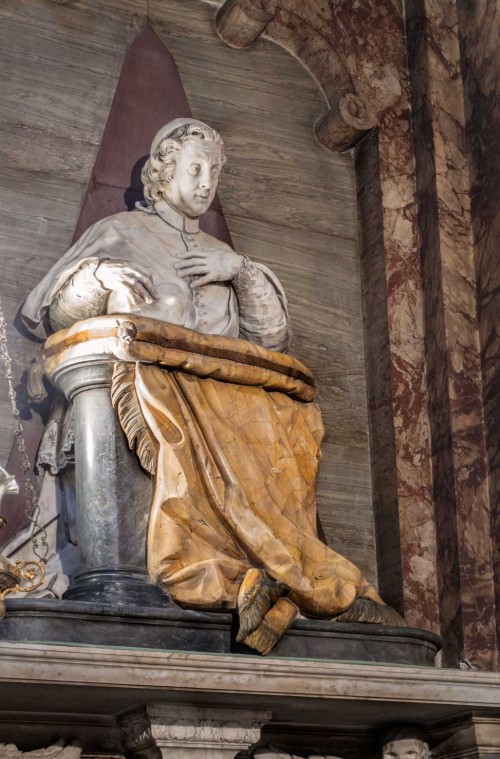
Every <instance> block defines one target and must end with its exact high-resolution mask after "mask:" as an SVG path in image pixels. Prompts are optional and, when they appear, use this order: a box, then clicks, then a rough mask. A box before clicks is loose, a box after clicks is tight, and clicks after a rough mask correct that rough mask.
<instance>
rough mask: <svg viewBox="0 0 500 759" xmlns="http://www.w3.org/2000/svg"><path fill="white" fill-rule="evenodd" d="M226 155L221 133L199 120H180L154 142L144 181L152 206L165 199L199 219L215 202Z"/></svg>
mask: <svg viewBox="0 0 500 759" xmlns="http://www.w3.org/2000/svg"><path fill="white" fill-rule="evenodd" d="M225 162H226V156H225V154H224V144H223V142H222V139H221V137H220V134H219V133H218V132H216V131H215V129H212V127H209V126H208V125H207V124H204V123H203V122H202V121H196V120H195V119H176V120H175V121H171V122H170V123H169V124H167V125H166V126H164V127H163V128H162V129H160V131H159V132H158V134H157V135H156V137H155V138H154V140H153V144H152V145H151V153H150V156H149V159H148V161H147V162H146V164H145V166H144V168H143V170H142V174H141V178H142V182H143V184H144V197H145V198H146V201H147V202H148V203H149V204H155V203H157V202H159V201H161V200H165V201H166V202H167V203H168V204H169V205H170V206H172V207H173V208H175V209H176V210H177V211H179V212H180V213H182V214H183V215H184V216H188V217H190V218H193V219H195V218H197V217H198V216H201V214H203V213H205V211H206V210H207V209H208V207H209V206H210V204H211V202H212V200H213V199H214V196H215V193H216V190H217V184H218V181H219V175H220V172H221V170H222V167H223V165H224V163H225Z"/></svg>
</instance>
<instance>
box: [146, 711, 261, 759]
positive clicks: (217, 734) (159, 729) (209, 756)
mask: <svg viewBox="0 0 500 759" xmlns="http://www.w3.org/2000/svg"><path fill="white" fill-rule="evenodd" d="M147 715H148V718H149V722H150V724H151V737H152V739H153V740H154V743H155V745H156V746H157V747H158V748H159V749H160V750H161V753H162V756H163V757H165V759H168V758H169V757H173V756H175V757H176V759H188V758H189V759H215V758H216V757H221V759H222V757H224V758H225V759H233V757H235V756H236V754H238V753H239V752H240V751H246V750H247V749H248V748H250V747H251V746H253V745H254V744H255V743H257V741H258V740H259V739H260V731H261V727H262V725H263V724H264V723H265V722H268V721H269V720H270V718H271V715H270V713H269V712H264V711H258V712H256V711H247V710H242V709H218V708H210V707H196V706H169V705H165V704H152V705H150V706H148V707H147Z"/></svg>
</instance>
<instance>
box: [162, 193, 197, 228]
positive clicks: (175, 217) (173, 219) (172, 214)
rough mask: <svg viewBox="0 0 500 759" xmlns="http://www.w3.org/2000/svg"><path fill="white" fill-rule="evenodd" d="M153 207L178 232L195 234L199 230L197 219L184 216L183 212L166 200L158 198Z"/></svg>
mask: <svg viewBox="0 0 500 759" xmlns="http://www.w3.org/2000/svg"><path fill="white" fill-rule="evenodd" d="M154 209H155V211H156V213H157V214H158V216H159V217H160V218H161V219H163V221H166V222H167V224H170V226H171V227H175V229H178V230H179V232H187V233H188V234H196V232H199V231H200V225H199V221H198V219H190V218H188V217H187V216H184V214H183V213H180V211H177V210H176V209H175V208H173V207H172V206H171V205H170V204H169V203H167V201H166V200H158V201H157V202H156V203H155V204H154Z"/></svg>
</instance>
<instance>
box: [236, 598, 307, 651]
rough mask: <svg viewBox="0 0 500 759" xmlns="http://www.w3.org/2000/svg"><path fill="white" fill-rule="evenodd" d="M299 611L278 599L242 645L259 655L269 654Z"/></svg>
mask: <svg viewBox="0 0 500 759" xmlns="http://www.w3.org/2000/svg"><path fill="white" fill-rule="evenodd" d="M298 613H299V610H298V609H297V607H296V606H295V604H294V603H292V602H291V601H289V600H288V598H279V599H278V600H277V601H276V603H275V604H274V606H273V607H272V609H270V610H269V611H268V612H267V614H266V616H265V617H264V619H263V620H262V622H261V623H260V625H259V626H258V628H257V629H256V630H254V631H253V632H252V633H250V635H248V636H247V637H246V638H245V639H244V641H243V643H245V645H247V646H250V648H253V649H255V650H256V651H258V652H259V653H260V654H263V655H264V656H266V655H267V654H269V653H270V652H271V651H272V649H273V648H274V646H275V645H276V643H277V642H278V641H279V640H280V638H281V637H282V636H283V635H284V634H285V633H286V631H287V630H288V628H289V627H290V625H291V624H292V622H293V621H294V620H295V618H296V617H297V614H298Z"/></svg>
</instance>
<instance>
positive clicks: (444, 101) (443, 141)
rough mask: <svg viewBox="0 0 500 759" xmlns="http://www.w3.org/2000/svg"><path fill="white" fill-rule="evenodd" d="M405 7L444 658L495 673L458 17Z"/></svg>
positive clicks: (430, 4)
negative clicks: (464, 659) (445, 645)
mask: <svg viewBox="0 0 500 759" xmlns="http://www.w3.org/2000/svg"><path fill="white" fill-rule="evenodd" d="M407 7H408V10H409V13H408V31H409V34H408V39H409V41H410V49H409V53H410V68H411V71H412V84H413V88H412V92H413V98H414V103H415V109H414V112H415V122H414V126H415V134H416V140H415V150H416V177H417V183H418V187H419V191H420V196H419V201H420V209H419V221H420V225H421V234H422V261H423V273H424V282H425V290H426V334H427V340H428V342H427V357H428V377H429V382H428V386H429V389H428V392H429V402H430V410H431V423H432V433H433V467H434V494H435V503H436V527H437V534H438V549H439V561H438V567H439V576H440V591H441V592H440V597H441V604H440V613H441V625H442V629H443V632H444V634H445V635H446V639H447V641H448V646H447V647H446V649H445V659H446V655H448V656H449V657H450V658H449V662H450V663H451V662H452V661H453V658H454V657H456V655H457V651H458V655H459V657H460V658H468V659H471V660H472V661H473V662H475V663H476V664H477V665H479V666H481V667H485V668H488V667H492V666H494V665H495V662H496V645H495V629H494V586H493V573H492V555H491V533H490V502H489V492H488V480H487V457H486V448H485V440H484V428H483V425H484V416H483V404H482V379H481V365H480V344H479V329H478V321H477V313H476V276H475V275H476V273H475V263H474V251H473V246H472V234H471V216H470V204H469V175H468V167H467V152H466V151H467V146H466V141H465V115H464V110H463V86H462V80H461V71H460V53H459V40H458V27H457V13H456V6H455V4H454V3H446V4H444V5H443V4H442V3H440V2H437V1H436V2H434V0H423V2H422V0H414V1H413V0H412V2H409V3H408V4H407ZM457 578H458V585H457ZM454 648H456V649H457V651H456V650H453V649H454Z"/></svg>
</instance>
